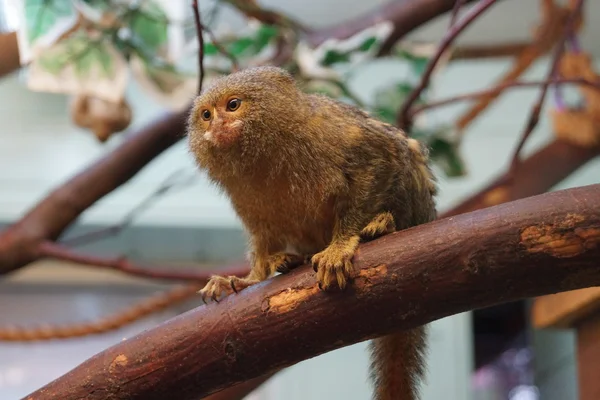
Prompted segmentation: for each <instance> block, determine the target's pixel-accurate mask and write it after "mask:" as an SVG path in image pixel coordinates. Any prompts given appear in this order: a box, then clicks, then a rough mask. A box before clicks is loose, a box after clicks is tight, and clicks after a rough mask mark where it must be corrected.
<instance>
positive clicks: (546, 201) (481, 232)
mask: <svg viewBox="0 0 600 400" xmlns="http://www.w3.org/2000/svg"><path fill="white" fill-rule="evenodd" d="M599 257H600V184H598V185H591V186H586V187H581V188H575V189H569V190H563V191H557V192H552V193H547V194H543V195H540V196H536V197H531V198H527V199H523V200H518V201H515V202H511V203H505V204H502V205H499V206H495V207H490V208H487V209H483V210H479V211H475V212H472V213H469V214H462V215H459V216H456V217H451V218H446V219H440V220H437V221H434V222H431V223H429V224H425V225H421V226H418V227H414V228H411V229H407V230H404V231H401V232H396V233H394V234H390V235H387V236H385V237H383V238H381V239H379V240H377V241H374V242H371V243H366V244H364V245H361V247H360V248H359V250H358V253H357V255H356V257H355V279H354V280H353V283H352V285H350V287H349V288H348V289H347V290H346V291H345V292H339V291H337V292H330V293H325V292H322V291H320V290H319V288H318V286H317V284H316V281H315V273H314V272H313V270H312V269H311V268H310V267H308V266H304V267H301V268H299V269H296V270H294V271H292V272H291V273H289V274H286V275H281V276H278V277H276V278H274V279H270V280H268V281H266V282H262V283H260V284H258V285H256V286H253V287H250V288H248V289H246V290H243V291H241V292H240V293H239V294H236V295H231V296H228V297H227V298H225V299H223V300H222V301H221V302H220V303H218V304H216V303H213V304H210V305H208V306H200V307H198V308H196V309H194V310H192V311H190V312H187V313H185V314H182V315H180V316H178V317H176V318H173V319H171V320H169V321H167V322H166V323H163V324H161V325H159V326H158V327H156V328H154V329H150V330H148V331H145V332H142V333H141V334H139V335H137V336H135V337H133V338H131V339H129V340H127V341H123V342H120V343H118V344H117V345H115V346H113V347H111V348H109V349H107V350H105V351H103V352H101V353H99V354H98V355H96V356H94V357H92V358H90V359H89V360H87V361H85V362H84V363H82V364H81V365H79V366H78V367H76V368H75V369H74V370H72V371H71V372H69V373H67V374H66V375H64V376H62V377H60V378H58V379H57V380H55V381H53V382H51V383H50V384H48V385H46V386H45V387H43V388H41V389H39V390H38V391H36V392H34V393H32V394H31V395H30V396H28V397H27V399H31V400H45V399H57V398H59V399H62V400H70V399H81V398H85V399H88V400H94V399H103V400H104V399H144V400H153V399H164V398H169V399H197V398H198V397H202V396H206V395H209V394H211V393H214V392H216V391H218V390H220V389H223V388H225V387H228V386H231V385H233V384H236V383H240V382H243V381H246V380H249V379H253V378H256V377H258V376H260V375H262V374H265V373H269V372H272V371H276V370H278V369H280V368H282V367H285V366H289V365H292V364H295V363H297V362H299V361H302V360H305V359H308V358H311V357H314V356H317V355H319V354H322V353H325V352H328V351H331V350H334V349H338V348H341V347H344V346H348V345H351V344H354V343H357V342H361V341H364V340H367V339H371V338H373V337H376V336H379V335H383V334H387V333H390V332H392V331H394V330H398V329H409V328H413V327H416V326H418V325H422V324H425V323H428V322H431V321H433V320H436V319H439V318H443V317H446V316H449V315H453V314H456V313H460V312H464V311H467V310H472V309H477V308H482V307H488V306H492V305H495V304H500V303H503V302H509V301H515V300H519V299H523V298H528V297H533V296H539V295H544V294H550V293H555V292H561V291H566V290H573V289H578V288H583V287H590V286H594V285H600V269H599V268H598V259H599ZM300 338H301V339H300Z"/></svg>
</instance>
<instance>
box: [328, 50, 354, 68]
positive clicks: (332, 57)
mask: <svg viewBox="0 0 600 400" xmlns="http://www.w3.org/2000/svg"><path fill="white" fill-rule="evenodd" d="M349 61H350V55H349V53H341V52H339V51H337V50H329V51H327V52H326V53H325V56H324V57H323V59H322V60H321V64H322V65H324V66H331V65H333V64H336V63H340V62H349Z"/></svg>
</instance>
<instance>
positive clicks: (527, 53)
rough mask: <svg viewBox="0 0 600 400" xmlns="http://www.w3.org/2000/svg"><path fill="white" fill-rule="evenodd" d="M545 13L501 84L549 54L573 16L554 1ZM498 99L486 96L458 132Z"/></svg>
mask: <svg viewBox="0 0 600 400" xmlns="http://www.w3.org/2000/svg"><path fill="white" fill-rule="evenodd" d="M550 3H551V4H550V7H549V8H548V9H547V10H546V11H545V12H544V13H543V18H542V21H541V23H540V24H539V25H538V26H537V27H536V30H535V34H534V39H533V41H532V42H531V44H530V45H529V46H526V47H525V48H523V50H522V51H521V52H520V54H518V55H517V56H516V58H515V60H514V62H513V65H512V66H511V67H510V69H509V70H508V71H507V72H506V73H505V74H504V75H503V76H502V77H501V78H500V80H499V83H498V84H501V83H509V82H512V81H514V80H516V79H518V78H519V77H520V76H521V75H522V74H523V73H525V71H527V69H529V68H530V67H531V65H533V63H534V62H535V61H536V60H538V59H539V58H540V57H541V56H542V55H544V54H546V53H548V52H549V51H550V50H552V48H553V47H554V46H555V45H556V43H557V42H558V40H559V39H560V37H561V33H562V31H563V29H564V27H565V25H566V21H567V20H568V19H569V16H570V15H571V11H570V10H569V9H566V8H562V7H558V6H557V5H556V4H554V1H551V2H550ZM495 98H496V97H495V96H493V95H491V96H486V97H483V98H481V99H480V100H479V101H477V102H476V103H475V104H474V105H473V106H471V107H470V109H469V110H467V111H466V112H465V113H464V114H463V115H461V116H460V117H459V118H458V119H457V121H456V127H457V129H458V132H459V133H460V134H461V135H462V134H463V133H464V132H466V129H467V127H468V126H469V125H470V124H471V123H472V122H473V121H474V120H475V119H476V118H477V117H478V116H480V115H481V114H482V113H483V111H485V110H486V108H487V107H488V106H489V105H490V104H492V102H493V101H494V99H495Z"/></svg>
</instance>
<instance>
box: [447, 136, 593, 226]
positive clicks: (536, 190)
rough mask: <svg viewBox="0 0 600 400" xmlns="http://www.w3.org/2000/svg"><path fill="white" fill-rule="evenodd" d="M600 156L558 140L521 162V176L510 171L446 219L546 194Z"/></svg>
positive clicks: (451, 210) (452, 211)
mask: <svg viewBox="0 0 600 400" xmlns="http://www.w3.org/2000/svg"><path fill="white" fill-rule="evenodd" d="M599 155H600V148H587V147H581V146H576V145H574V144H571V143H569V142H567V141H564V140H554V141H553V142H550V143H549V144H547V145H546V146H544V147H543V148H542V149H540V150H538V151H537V152H536V153H534V154H532V155H531V156H529V157H527V159H525V160H523V161H521V166H520V168H519V172H518V173H517V174H514V175H513V176H509V175H510V172H507V173H506V174H504V175H502V176H500V177H499V178H497V179H496V180H494V181H493V182H492V183H490V184H489V185H488V186H486V187H485V188H483V189H482V190H481V191H480V192H478V193H476V194H474V195H473V196H470V197H469V198H468V199H467V200H465V201H463V202H462V203H460V204H458V205H456V206H455V207H453V208H452V209H450V210H448V211H446V212H445V213H444V214H443V215H442V216H443V217H450V216H453V215H458V214H462V213H465V212H469V211H473V210H478V209H480V208H485V207H490V206H495V205H497V204H501V203H504V202H507V201H512V200H517V199H522V198H525V197H529V196H534V195H537V194H541V193H544V192H546V191H548V190H550V189H552V187H553V186H555V185H556V184H558V183H560V182H561V181H562V180H563V179H565V178H567V177H568V176H569V175H571V174H572V173H573V172H575V171H576V170H577V169H579V168H581V167H582V166H583V165H585V164H586V163H587V162H588V161H590V160H591V159H593V158H595V157H597V156H599Z"/></svg>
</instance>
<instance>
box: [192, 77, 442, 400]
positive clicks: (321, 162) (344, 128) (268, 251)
mask: <svg viewBox="0 0 600 400" xmlns="http://www.w3.org/2000/svg"><path fill="white" fill-rule="evenodd" d="M188 140H189V146H190V149H191V151H192V153H193V155H194V157H195V159H196V162H197V164H198V165H199V167H200V168H201V169H204V170H205V171H206V172H207V174H208V176H209V178H210V179H211V180H212V181H213V182H215V183H216V184H217V185H218V186H219V187H220V188H221V189H223V190H224V191H225V192H226V193H227V194H228V196H229V198H230V199H231V202H232V205H233V207H234V209H235V211H236V212H237V214H238V216H239V217H240V219H241V221H242V222H243V224H244V226H245V229H246V231H247V233H248V235H249V237H250V247H251V251H250V254H249V255H250V262H251V272H250V273H249V275H248V276H246V277H245V278H239V277H234V276H231V277H220V276H213V277H212V278H211V279H210V281H209V282H208V283H207V285H206V286H205V287H204V289H202V290H201V294H202V296H203V299H207V298H212V299H214V300H216V299H217V298H218V296H220V295H222V294H229V293H231V292H232V291H239V290H242V289H243V288H245V287H248V286H250V285H252V284H254V283H257V282H260V281H262V280H265V279H267V278H269V277H271V276H272V275H273V274H275V272H276V271H278V270H280V269H285V268H286V267H288V266H292V265H297V264H298V263H302V261H303V260H305V259H306V260H310V262H311V263H312V265H313V267H314V268H315V270H316V271H317V281H318V284H319V286H320V287H321V288H322V289H323V290H327V289H328V288H330V287H332V285H334V284H337V285H338V286H339V287H340V288H342V289H343V288H344V287H345V286H346V285H347V282H348V280H349V278H350V277H351V272H352V257H353V255H354V253H355V251H356V249H357V247H358V245H359V242H360V241H365V240H372V239H374V238H377V237H379V236H381V235H385V234H387V233H390V232H393V231H396V230H400V229H405V228H408V227H411V226H414V225H418V224H422V223H426V222H429V221H432V220H433V219H435V218H436V210H435V201H434V196H435V194H436V181H435V178H434V176H433V174H432V172H431V170H430V168H429V166H428V150H427V148H426V147H425V146H424V145H422V144H420V143H419V142H417V141H416V140H414V139H411V138H409V137H407V135H406V134H405V133H404V132H403V131H402V130H400V129H398V128H395V127H394V126H392V125H389V124H386V123H384V122H381V121H379V120H377V119H375V118H373V117H371V116H369V115H368V114H367V113H366V112H363V111H362V110H360V109H358V108H356V107H354V106H351V105H348V104H345V103H342V102H339V101H336V100H333V99H331V98H329V97H326V96H322V95H316V94H307V93H304V92H303V91H302V90H300V89H299V88H298V86H297V84H296V82H295V80H294V79H293V77H292V76H291V75H290V74H289V73H288V72H286V71H285V70H283V69H280V68H277V67H256V68H248V69H244V70H241V71H239V72H236V73H233V74H231V75H228V76H225V77H222V78H219V79H217V80H216V81H215V82H214V83H213V84H212V85H211V87H210V88H208V89H206V90H205V91H204V92H203V93H202V94H201V95H199V96H198V97H197V98H196V100H195V102H194V104H193V108H192V111H191V114H190V117H189V121H188ZM424 350H425V328H424V327H421V328H417V329H414V330H410V331H403V332H400V333H394V334H392V335H388V336H385V337H382V338H378V339H375V340H374V341H373V342H372V344H371V353H372V359H373V364H372V369H373V374H372V375H373V376H374V379H375V382H374V383H375V393H374V398H375V399H377V400H414V399H416V398H418V384H419V380H420V379H421V377H422V375H423V371H424Z"/></svg>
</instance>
